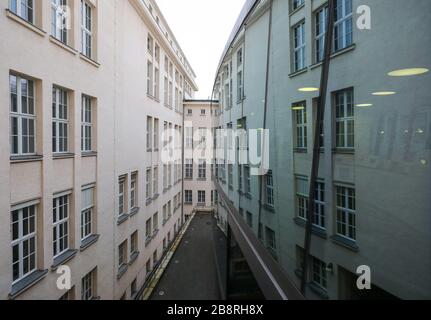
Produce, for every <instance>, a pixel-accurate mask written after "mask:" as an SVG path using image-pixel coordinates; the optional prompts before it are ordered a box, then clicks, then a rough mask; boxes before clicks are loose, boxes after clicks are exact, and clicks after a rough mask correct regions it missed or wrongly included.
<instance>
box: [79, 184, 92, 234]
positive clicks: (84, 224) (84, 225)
mask: <svg viewBox="0 0 431 320" xmlns="http://www.w3.org/2000/svg"><path fill="white" fill-rule="evenodd" d="M89 190H91V191H89ZM84 192H91V204H89V205H88V206H86V207H84V206H83V205H84V203H83V201H82V199H84V197H83V196H82V197H81V242H82V241H84V240H85V239H87V238H88V237H90V236H92V235H93V234H94V221H93V219H94V208H95V202H94V200H95V187H89V188H86V189H82V190H81V195H83V194H84ZM87 230H88V231H87Z"/></svg>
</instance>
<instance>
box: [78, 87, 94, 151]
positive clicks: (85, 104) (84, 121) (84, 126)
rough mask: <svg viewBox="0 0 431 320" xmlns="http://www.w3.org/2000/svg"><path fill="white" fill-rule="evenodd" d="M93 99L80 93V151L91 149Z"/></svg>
mask: <svg viewBox="0 0 431 320" xmlns="http://www.w3.org/2000/svg"><path fill="white" fill-rule="evenodd" d="M93 118H94V117H93V99H92V98H91V97H89V96H86V95H82V99H81V152H92V151H93Z"/></svg>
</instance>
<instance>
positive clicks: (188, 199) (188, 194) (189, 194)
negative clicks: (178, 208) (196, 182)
mask: <svg viewBox="0 0 431 320" xmlns="http://www.w3.org/2000/svg"><path fill="white" fill-rule="evenodd" d="M184 202H185V203H187V204H192V203H193V191H192V190H185V192H184Z"/></svg>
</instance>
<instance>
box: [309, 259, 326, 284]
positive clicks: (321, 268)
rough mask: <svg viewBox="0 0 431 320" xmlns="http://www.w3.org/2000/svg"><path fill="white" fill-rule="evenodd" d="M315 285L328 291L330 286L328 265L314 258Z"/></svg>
mask: <svg viewBox="0 0 431 320" xmlns="http://www.w3.org/2000/svg"><path fill="white" fill-rule="evenodd" d="M312 273H313V279H312V281H313V283H314V284H315V285H317V286H318V287H320V288H322V289H324V290H326V289H327V285H328V274H327V271H326V263H325V262H323V261H321V260H319V259H317V258H315V257H313V264H312Z"/></svg>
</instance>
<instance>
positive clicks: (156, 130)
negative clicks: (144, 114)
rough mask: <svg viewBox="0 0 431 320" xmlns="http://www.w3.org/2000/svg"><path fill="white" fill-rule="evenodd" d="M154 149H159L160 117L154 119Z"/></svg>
mask: <svg viewBox="0 0 431 320" xmlns="http://www.w3.org/2000/svg"><path fill="white" fill-rule="evenodd" d="M153 139H154V150H155V151H157V150H159V140H160V139H159V119H154V136H153Z"/></svg>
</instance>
